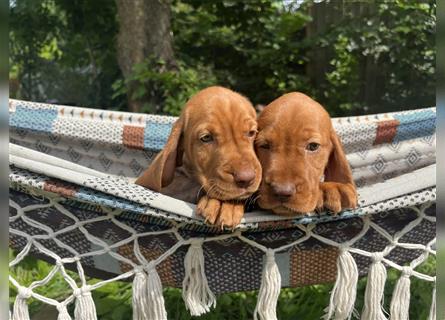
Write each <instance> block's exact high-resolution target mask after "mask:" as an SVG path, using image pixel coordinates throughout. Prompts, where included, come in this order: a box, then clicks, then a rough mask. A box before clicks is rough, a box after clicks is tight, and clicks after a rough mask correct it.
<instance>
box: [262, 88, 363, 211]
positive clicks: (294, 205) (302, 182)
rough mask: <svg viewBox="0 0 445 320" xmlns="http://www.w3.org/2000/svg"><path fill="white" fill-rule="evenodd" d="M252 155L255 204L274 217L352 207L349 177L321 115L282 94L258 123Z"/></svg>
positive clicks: (300, 97)
mask: <svg viewBox="0 0 445 320" xmlns="http://www.w3.org/2000/svg"><path fill="white" fill-rule="evenodd" d="M258 130H259V133H258V135H257V139H256V142H255V144H256V150H257V154H258V158H259V160H260V162H261V165H262V168H263V179H262V182H261V185H260V188H259V198H258V204H259V206H260V207H261V208H263V209H268V210H272V211H273V212H274V213H277V214H280V215H298V214H301V213H306V212H311V211H313V210H315V209H321V208H323V207H324V208H326V209H328V210H330V211H332V212H334V213H337V212H339V211H341V210H342V209H345V208H355V207H356V206H357V192H356V188H355V184H354V181H353V178H352V172H351V169H350V167H349V163H348V161H347V159H346V156H345V153H344V151H343V147H342V145H341V142H340V139H339V138H338V137H337V134H336V133H335V131H334V128H333V126H332V123H331V119H330V117H329V114H328V113H327V112H326V110H325V109H324V108H323V107H322V106H321V105H320V104H319V103H317V102H316V101H315V100H313V99H311V98H310V97H308V96H306V95H304V94H302V93H298V92H293V93H288V94H285V95H283V96H281V97H279V98H278V99H276V100H274V101H273V102H272V103H270V104H269V105H268V106H267V107H265V108H264V110H263V112H262V113H261V115H260V116H259V118H258Z"/></svg>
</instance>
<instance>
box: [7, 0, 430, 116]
mask: <svg viewBox="0 0 445 320" xmlns="http://www.w3.org/2000/svg"><path fill="white" fill-rule="evenodd" d="M435 16H436V4H435V1H433V0H419V1H409V0H408V1H407V0H405V1H403V0H396V1H395V0H382V1H341V0H336V1H305V0H299V1H290V0H252V1H231V0H224V1H199V0H172V1H167V0H163V1H159V0H132V1H126V0H117V1H104V0H98V1H88V0H42V1H33V0H10V58H9V62H10V73H9V76H10V96H11V97H12V98H18V99H25V100H33V101H45V102H52V103H59V104H68V105H78V106H84V107H100V108H109V109H115V110H125V111H133V112H147V113H161V114H172V115H177V114H178V113H179V112H180V110H181V107H182V106H183V105H184V103H185V101H186V100H187V99H188V98H189V97H190V96H191V95H192V94H193V93H195V92H196V91H198V90H200V89H202V88H204V87H206V86H209V85H214V84H219V85H222V86H226V87H230V88H232V89H234V90H236V91H239V92H240V93H242V94H244V95H246V96H247V97H249V98H250V99H251V100H252V102H253V103H254V104H262V105H265V104H268V103H269V102H271V101H272V100H273V99H275V98H277V97H278V96H280V95H281V94H283V93H285V92H289V91H295V90H297V91H302V92H305V93H307V94H309V95H310V96H312V97H314V98H315V99H317V100H318V101H319V102H321V103H322V104H323V105H324V106H325V107H326V108H327V109H328V110H329V112H330V113H331V114H332V115H334V116H342V115H356V114H364V113H378V112H385V111H390V110H391V111H392V110H406V109H411V108H420V107H427V106H433V105H435V76H434V74H435V26H436V18H435Z"/></svg>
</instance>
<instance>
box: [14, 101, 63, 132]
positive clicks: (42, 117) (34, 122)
mask: <svg viewBox="0 0 445 320" xmlns="http://www.w3.org/2000/svg"><path fill="white" fill-rule="evenodd" d="M56 118H57V109H55V108H54V109H31V108H26V107H22V106H17V108H16V110H15V112H14V113H12V114H11V116H10V118H9V125H10V126H11V127H14V128H17V129H27V130H32V131H39V132H48V133H51V132H52V129H53V124H54V120H56Z"/></svg>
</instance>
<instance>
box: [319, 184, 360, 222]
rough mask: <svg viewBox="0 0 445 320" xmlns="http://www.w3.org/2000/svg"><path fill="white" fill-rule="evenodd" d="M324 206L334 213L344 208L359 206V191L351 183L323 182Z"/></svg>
mask: <svg viewBox="0 0 445 320" xmlns="http://www.w3.org/2000/svg"><path fill="white" fill-rule="evenodd" d="M320 190H321V192H322V194H323V206H324V207H325V208H326V209H329V210H331V211H332V212H333V213H334V214H336V213H338V212H340V211H341V210H342V209H350V208H356V207H357V193H356V191H355V188H354V187H353V186H352V185H351V184H349V183H337V182H322V183H321V184H320Z"/></svg>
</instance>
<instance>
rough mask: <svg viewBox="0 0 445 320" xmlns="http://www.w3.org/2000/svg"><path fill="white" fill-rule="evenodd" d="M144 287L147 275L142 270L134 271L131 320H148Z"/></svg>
mask: <svg viewBox="0 0 445 320" xmlns="http://www.w3.org/2000/svg"><path fill="white" fill-rule="evenodd" d="M146 286H147V275H146V274H145V272H144V270H142V269H138V270H136V272H135V275H134V280H133V320H145V319H148V318H147V317H148V303H147V292H146V289H147V288H146Z"/></svg>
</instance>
